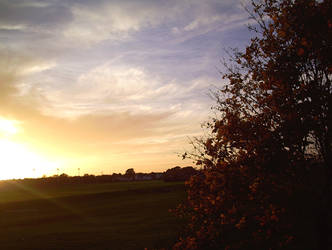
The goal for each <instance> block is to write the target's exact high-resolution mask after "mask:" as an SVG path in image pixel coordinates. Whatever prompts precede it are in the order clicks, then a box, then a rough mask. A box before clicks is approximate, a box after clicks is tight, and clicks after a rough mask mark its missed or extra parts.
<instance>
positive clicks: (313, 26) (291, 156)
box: [175, 0, 332, 249]
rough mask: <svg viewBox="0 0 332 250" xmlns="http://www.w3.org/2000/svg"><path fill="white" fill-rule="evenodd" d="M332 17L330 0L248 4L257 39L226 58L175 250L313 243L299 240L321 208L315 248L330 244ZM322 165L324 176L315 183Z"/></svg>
mask: <svg viewBox="0 0 332 250" xmlns="http://www.w3.org/2000/svg"><path fill="white" fill-rule="evenodd" d="M331 13H332V2H331V0H323V1H314V0H295V1H292V0H280V1H277V0H264V1H259V2H258V1H252V10H249V14H250V15H251V17H252V18H254V19H255V20H256V25H254V26H252V27H250V29H251V30H253V31H254V32H256V36H255V37H254V38H252V39H251V43H250V45H249V46H247V48H246V50H245V52H240V51H238V50H234V51H233V52H234V53H232V55H231V56H232V57H231V59H230V60H231V62H233V64H232V65H230V64H229V63H228V64H225V66H226V67H227V70H228V71H227V72H226V73H225V74H223V78H224V79H226V80H227V81H228V83H227V84H226V85H225V86H224V87H223V88H221V89H220V90H218V91H217V92H216V93H215V98H216V101H217V105H216V107H215V109H216V110H217V114H218V117H216V118H215V119H212V120H211V121H209V122H207V123H206V128H207V129H208V131H210V135H209V136H207V138H198V139H196V140H195V141H194V143H193V146H194V149H195V150H194V152H190V153H186V154H185V155H184V157H190V158H193V159H195V160H196V163H197V165H199V166H202V168H203V170H202V171H201V174H200V175H195V176H194V177H193V178H191V180H190V181H189V183H188V201H187V204H184V205H182V206H181V207H180V208H179V210H178V212H179V214H180V215H181V214H183V215H185V216H186V217H187V218H189V225H188V231H187V236H186V237H184V238H182V239H180V241H179V242H178V243H177V244H176V245H175V249H202V248H208V249H272V248H273V249H278V248H279V249H285V248H287V247H288V248H291V249H294V248H296V247H299V246H300V248H299V249H301V248H302V249H303V247H306V248H309V249H312V248H315V246H314V245H303V244H306V243H308V244H309V243H310V242H309V241H306V240H307V239H308V238H309V237H307V236H310V237H312V234H314V233H315V231H314V228H313V226H314V224H313V223H311V218H312V217H314V218H316V217H317V214H318V229H319V230H318V232H317V234H318V242H319V246H318V248H319V249H329V247H330V246H329V236H330V234H329V231H328V230H329V228H328V223H329V220H331V218H329V217H328V212H329V211H330V210H331V181H332V170H331V168H332V151H331V147H332V134H331V125H332V111H331V105H332V86H331V79H332V62H331V55H332V46H331V41H332V39H331V38H332V18H331ZM314 161H315V162H316V164H313V162H314ZM319 167H323V168H324V171H325V172H324V175H323V176H322V177H323V178H322V179H321V182H311V186H310V185H309V183H310V181H313V180H312V178H313V176H311V175H310V174H311V173H313V172H314V171H315V169H313V168H319ZM321 183H323V184H322V185H323V186H324V187H323V188H322V189H321V190H320V189H319V188H320V185H321ZM310 188H312V189H310ZM315 192H316V193H317V192H320V194H321V197H322V198H321V200H320V201H319V200H315V201H319V202H320V203H319V204H317V205H313V204H312V203H311V201H313V200H311V198H310V196H311V194H312V193H315ZM300 194H306V196H305V199H301V198H300V197H301V195H300ZM315 207H318V208H319V209H316V208H315ZM310 209H312V210H310ZM299 211H301V213H299ZM313 212H315V213H316V214H315V213H313ZM314 237H315V236H314ZM301 244H302V245H301ZM313 244H314V243H313Z"/></svg>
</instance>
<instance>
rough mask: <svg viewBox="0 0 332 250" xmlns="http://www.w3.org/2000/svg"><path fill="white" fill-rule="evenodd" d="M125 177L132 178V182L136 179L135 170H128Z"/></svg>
mask: <svg viewBox="0 0 332 250" xmlns="http://www.w3.org/2000/svg"><path fill="white" fill-rule="evenodd" d="M125 176H128V177H130V178H131V179H132V180H134V178H135V170H134V169H133V168H129V169H127V170H126V173H125Z"/></svg>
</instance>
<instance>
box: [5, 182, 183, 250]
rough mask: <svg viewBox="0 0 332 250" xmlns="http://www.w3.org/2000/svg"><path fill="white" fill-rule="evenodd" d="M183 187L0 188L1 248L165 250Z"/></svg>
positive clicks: (175, 228)
mask: <svg viewBox="0 0 332 250" xmlns="http://www.w3.org/2000/svg"><path fill="white" fill-rule="evenodd" d="M184 197H185V192H184V184H183V183H164V182H162V181H146V182H118V183H107V184H67V185H61V186H60V185H59V186H56V187H55V186H52V187H51V186H45V187H43V186H39V187H38V188H36V187H33V186H29V185H24V184H19V185H18V184H10V185H9V184H7V185H2V186H1V185H0V248H1V249H144V248H148V249H155V248H169V247H171V246H172V244H173V243H174V241H175V240H176V238H177V237H178V235H179V232H180V230H181V227H182V225H183V223H182V222H181V221H179V219H178V218H176V217H175V216H174V215H173V214H171V213H169V212H168V209H169V208H174V207H176V205H177V204H178V203H180V202H181V201H182V200H183V199H184Z"/></svg>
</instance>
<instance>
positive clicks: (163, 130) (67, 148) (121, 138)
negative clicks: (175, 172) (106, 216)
mask: <svg viewBox="0 0 332 250" xmlns="http://www.w3.org/2000/svg"><path fill="white" fill-rule="evenodd" d="M241 3H243V1H235V0H211V1H210V0H204V1H202V0H192V1H189V0H183V1H179V0H174V1H172V0H167V1H162V0H148V1H145V0H139V1H138V0H129V1H126V0H121V1H120V0H118V1H116V0H114V1H109V0H93V1H92V0H40V1H37V0H36V1H34V0H26V1H25V0H7V1H6V0H0V95H1V96H0V151H1V154H2V156H1V157H0V179H6V178H23V177H39V176H42V175H43V174H46V175H48V176H49V175H54V174H57V172H60V173H63V172H64V173H67V174H69V175H77V174H78V168H80V174H81V175H82V174H85V173H89V174H101V173H103V174H110V173H113V172H116V173H124V172H125V170H126V169H128V168H134V169H135V171H136V172H152V171H154V172H159V171H165V170H166V169H168V168H171V167H174V166H176V165H180V166H186V165H190V164H191V162H190V161H183V160H182V159H181V158H180V157H178V153H183V152H184V151H185V150H186V149H190V146H189V144H188V137H189V138H190V137H193V136H199V135H200V134H202V129H201V127H200V124H201V123H202V122H203V121H204V120H206V119H207V118H208V117H209V116H211V115H212V112H211V110H210V107H211V105H213V100H211V98H210V97H209V96H208V92H209V89H211V88H213V87H214V86H221V84H223V82H222V80H221V79H220V73H219V71H222V70H223V68H222V65H221V63H220V59H221V58H222V57H223V56H224V55H225V52H224V50H223V49H227V48H229V47H239V48H241V47H242V48H243V46H244V45H245V44H246V43H248V41H249V37H250V34H249V32H248V30H247V27H246V24H248V23H249V20H248V15H247V13H246V12H245V11H244V9H243V5H242V4H241ZM57 169H59V170H57Z"/></svg>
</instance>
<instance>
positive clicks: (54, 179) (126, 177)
mask: <svg viewBox="0 0 332 250" xmlns="http://www.w3.org/2000/svg"><path fill="white" fill-rule="evenodd" d="M196 172H197V170H195V169H194V168H193V167H184V168H181V167H179V166H176V167H174V168H171V169H168V170H167V171H165V172H157V173H155V172H151V173H136V172H135V170H134V169H133V168H129V169H127V170H126V172H125V174H121V173H118V174H117V173H113V174H111V175H93V174H84V175H83V176H69V175H68V174H66V173H62V174H60V175H53V176H50V177H46V176H43V177H42V178H25V179H17V180H5V181H0V186H1V185H3V184H6V183H13V182H15V183H28V184H29V185H31V184H32V185H37V186H38V185H45V184H46V185H62V184H77V183H84V184H89V183H108V182H126V181H127V182H129V181H149V180H164V181H186V180H188V179H189V178H190V176H192V175H194V174H195V173H196Z"/></svg>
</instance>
